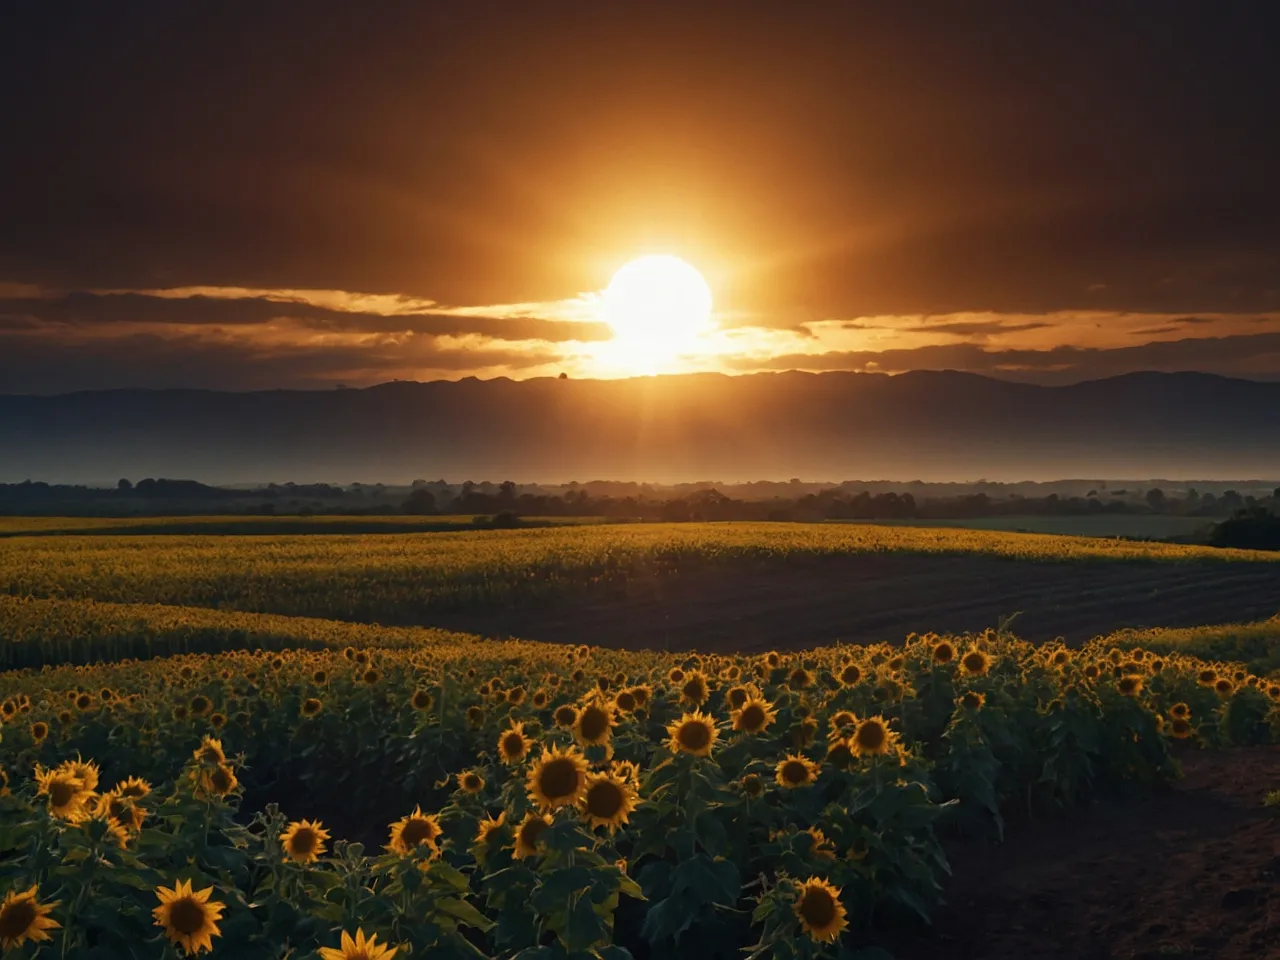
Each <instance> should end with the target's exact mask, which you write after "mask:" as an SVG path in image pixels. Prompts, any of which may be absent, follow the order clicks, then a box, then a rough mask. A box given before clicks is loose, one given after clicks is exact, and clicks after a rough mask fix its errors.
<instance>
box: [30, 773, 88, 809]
mask: <svg viewBox="0 0 1280 960" xmlns="http://www.w3.org/2000/svg"><path fill="white" fill-rule="evenodd" d="M35 777H36V784H37V788H36V793H37V795H39V796H42V797H48V798H49V812H50V813H51V814H53V815H54V816H55V817H57V818H58V819H60V820H68V821H70V822H72V823H78V822H79V821H81V820H84V819H85V818H86V817H87V816H88V813H87V811H86V810H85V804H86V803H87V801H88V800H89V799H90V798H91V797H92V796H93V791H92V790H88V789H86V788H85V785H84V781H83V780H81V779H80V778H79V777H76V776H73V775H72V774H71V773H70V772H68V771H66V770H64V769H62V768H61V767H59V768H58V769H57V770H46V769H44V768H43V767H40V766H37V767H36V771H35Z"/></svg>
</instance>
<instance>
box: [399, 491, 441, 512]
mask: <svg viewBox="0 0 1280 960" xmlns="http://www.w3.org/2000/svg"><path fill="white" fill-rule="evenodd" d="M403 509H404V512H405V513H411V514H414V515H416V516H426V515H428V514H433V513H435V512H436V496H435V494H434V493H432V492H431V491H430V490H428V489H426V488H425V487H418V488H417V489H415V490H414V491H413V493H411V494H409V498H408V499H407V500H405V502H404V505H403Z"/></svg>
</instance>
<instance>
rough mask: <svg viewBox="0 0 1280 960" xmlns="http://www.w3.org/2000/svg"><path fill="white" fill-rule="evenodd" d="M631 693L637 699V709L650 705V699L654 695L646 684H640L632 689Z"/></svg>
mask: <svg viewBox="0 0 1280 960" xmlns="http://www.w3.org/2000/svg"><path fill="white" fill-rule="evenodd" d="M629 692H630V694H631V695H632V696H633V697H635V698H636V706H637V707H644V706H645V705H646V704H648V702H649V697H650V696H651V695H652V691H651V690H650V689H649V688H648V687H647V686H645V685H644V684H639V685H638V686H634V687H632V688H631V690H630V691H629Z"/></svg>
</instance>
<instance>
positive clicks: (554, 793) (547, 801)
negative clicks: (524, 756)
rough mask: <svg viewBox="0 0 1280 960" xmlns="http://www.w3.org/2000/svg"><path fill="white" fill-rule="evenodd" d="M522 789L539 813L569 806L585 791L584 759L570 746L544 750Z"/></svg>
mask: <svg viewBox="0 0 1280 960" xmlns="http://www.w3.org/2000/svg"><path fill="white" fill-rule="evenodd" d="M526 787H527V789H528V791H529V798H530V799H531V800H532V801H533V802H534V803H536V804H537V805H538V806H539V807H540V808H542V809H543V810H554V809H556V808H557V807H565V806H572V805H573V804H576V803H577V802H578V801H579V800H581V799H582V795H583V793H584V792H585V791H586V789H587V760H586V758H585V757H584V756H583V755H582V754H581V753H579V752H578V751H577V750H575V749H574V748H573V747H569V748H567V749H564V750H561V749H559V748H557V747H551V748H550V749H546V748H544V749H543V752H542V756H541V757H540V758H539V759H538V762H537V763H535V764H534V765H533V769H532V770H530V771H529V778H528V780H527V781H526Z"/></svg>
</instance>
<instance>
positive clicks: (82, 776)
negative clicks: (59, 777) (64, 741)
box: [58, 759, 102, 793]
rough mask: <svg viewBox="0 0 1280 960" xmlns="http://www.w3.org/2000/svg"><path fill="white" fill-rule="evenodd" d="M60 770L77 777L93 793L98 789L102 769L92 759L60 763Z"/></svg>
mask: <svg viewBox="0 0 1280 960" xmlns="http://www.w3.org/2000/svg"><path fill="white" fill-rule="evenodd" d="M58 770H59V771H60V772H61V773H67V774H70V775H71V776H73V777H75V778H77V779H78V780H79V781H80V782H81V783H83V784H84V788H85V789H86V790H88V791H90V792H91V793H92V792H93V791H94V790H97V789H98V777H99V776H100V774H101V772H102V771H101V770H99V769H98V765H97V764H96V763H94V762H93V761H92V760H80V759H76V760H67V761H66V762H64V763H61V764H59V765H58Z"/></svg>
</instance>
